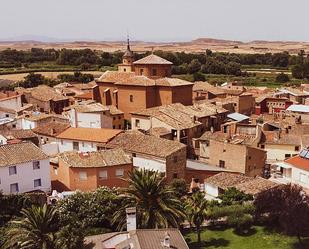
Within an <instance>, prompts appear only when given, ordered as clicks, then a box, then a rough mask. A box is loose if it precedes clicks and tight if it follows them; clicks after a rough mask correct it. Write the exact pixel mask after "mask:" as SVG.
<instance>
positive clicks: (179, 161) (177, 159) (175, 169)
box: [166, 147, 187, 182]
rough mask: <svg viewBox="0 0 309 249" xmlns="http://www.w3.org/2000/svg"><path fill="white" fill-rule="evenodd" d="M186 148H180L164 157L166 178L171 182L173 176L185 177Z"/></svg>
mask: <svg viewBox="0 0 309 249" xmlns="http://www.w3.org/2000/svg"><path fill="white" fill-rule="evenodd" d="M186 153H187V150H186V148H185V147H184V148H182V149H180V150H178V151H176V152H174V153H173V154H171V155H170V156H168V157H167V158H166V178H167V182H171V181H172V180H173V179H174V178H178V179H185V172H186V163H187V162H186V160H187V157H186Z"/></svg>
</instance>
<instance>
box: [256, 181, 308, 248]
mask: <svg viewBox="0 0 309 249" xmlns="http://www.w3.org/2000/svg"><path fill="white" fill-rule="evenodd" d="M255 206H256V210H257V212H256V213H257V216H264V215H265V214H267V217H268V219H269V221H270V223H271V224H272V225H273V224H277V225H279V227H280V228H282V229H283V231H284V232H285V233H287V234H290V235H296V236H297V237H298V240H299V243H300V245H303V243H302V240H301V237H302V236H307V235H308V232H309V224H308V220H309V197H308V196H307V195H306V193H305V192H304V191H303V189H302V187H300V186H298V185H291V184H288V185H280V186H279V187H277V188H273V189H271V190H269V191H266V192H262V193H261V194H259V195H258V196H257V197H256V199H255Z"/></svg>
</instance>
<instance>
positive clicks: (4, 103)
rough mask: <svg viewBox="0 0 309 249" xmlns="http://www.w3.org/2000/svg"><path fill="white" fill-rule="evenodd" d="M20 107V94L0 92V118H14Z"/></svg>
mask: <svg viewBox="0 0 309 249" xmlns="http://www.w3.org/2000/svg"><path fill="white" fill-rule="evenodd" d="M21 108H22V102H21V95H20V94H18V93H17V92H11V91H9V92H0V119H2V118H13V119H14V118H15V117H16V116H17V111H18V110H20V109H21Z"/></svg>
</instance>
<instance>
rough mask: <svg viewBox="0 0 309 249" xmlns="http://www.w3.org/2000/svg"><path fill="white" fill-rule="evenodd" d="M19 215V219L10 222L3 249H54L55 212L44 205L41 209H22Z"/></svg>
mask: <svg viewBox="0 0 309 249" xmlns="http://www.w3.org/2000/svg"><path fill="white" fill-rule="evenodd" d="M21 214H22V218H21V219H18V220H13V221H11V222H10V224H9V227H8V229H7V233H6V237H7V240H6V241H5V244H4V248H23V249H24V248H25V249H32V248H42V249H53V248H55V242H56V231H57V230H58V228H57V223H58V217H57V213H56V210H55V209H54V208H53V207H51V206H47V205H46V204H45V205H44V206H43V207H37V206H31V208H29V209H22V211H21Z"/></svg>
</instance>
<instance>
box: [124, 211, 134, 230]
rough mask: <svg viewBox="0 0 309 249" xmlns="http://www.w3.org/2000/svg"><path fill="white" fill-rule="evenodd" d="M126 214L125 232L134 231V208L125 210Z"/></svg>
mask: <svg viewBox="0 0 309 249" xmlns="http://www.w3.org/2000/svg"><path fill="white" fill-rule="evenodd" d="M126 214H127V231H128V232H130V231H134V230H136V207H130V208H126Z"/></svg>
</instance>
